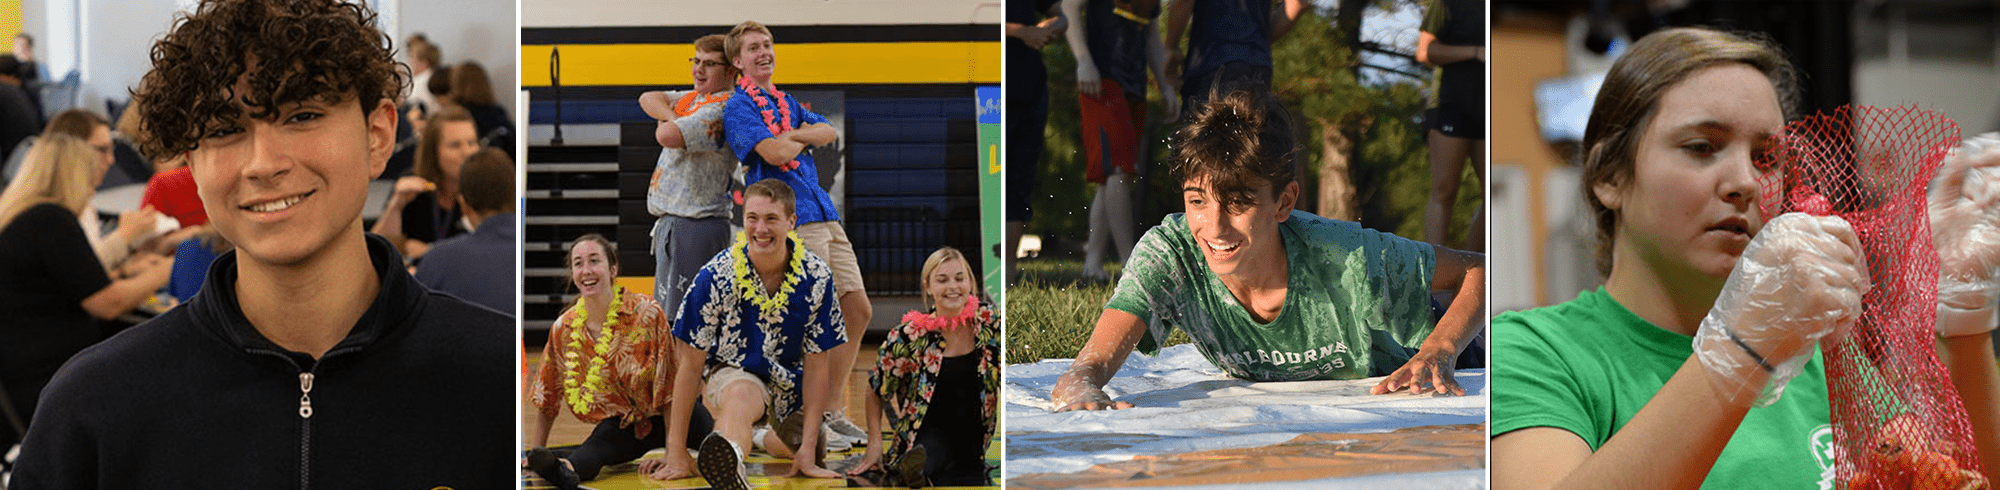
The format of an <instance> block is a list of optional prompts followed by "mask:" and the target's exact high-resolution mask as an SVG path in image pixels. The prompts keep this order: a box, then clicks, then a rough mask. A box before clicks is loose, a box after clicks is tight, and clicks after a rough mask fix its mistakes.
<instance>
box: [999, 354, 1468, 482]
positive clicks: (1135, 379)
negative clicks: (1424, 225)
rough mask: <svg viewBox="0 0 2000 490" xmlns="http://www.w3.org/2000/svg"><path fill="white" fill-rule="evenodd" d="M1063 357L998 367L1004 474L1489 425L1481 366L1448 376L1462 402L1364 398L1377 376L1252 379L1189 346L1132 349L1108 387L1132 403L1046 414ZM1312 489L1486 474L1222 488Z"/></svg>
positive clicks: (1066, 363) (1113, 394)
mask: <svg viewBox="0 0 2000 490" xmlns="http://www.w3.org/2000/svg"><path fill="white" fill-rule="evenodd" d="M1069 365H1070V360H1069V359H1049V360H1043V361H1041V362H1037V363H1033V364H1015V365H1010V366H1007V367H1006V368H1005V369H1006V371H1005V374H1006V378H1005V379H1006V383H1005V385H1004V386H1003V387H1002V390H1003V393H1004V395H1003V398H1002V399H1003V400H1005V401H1006V406H1005V409H1004V412H1003V416H1004V417H1005V418H1004V419H1003V422H1002V423H1003V427H1004V428H1005V432H1006V451H1007V457H1006V460H1005V461H1006V462H1005V465H1004V468H1005V470H1004V471H1005V478H1008V479H1011V478H1014V477H1017V476H1021V475H1027V474H1034V473H1076V472H1079V471H1083V470H1085V469H1088V468H1090V467H1091V466H1093V465H1098V464H1104V463H1112V462H1119V461H1126V460H1130V459H1132V458H1133V457H1134V456H1137V455H1166V454H1175V453H1185V452H1192V451H1206V450H1213V449H1235V448H1254V447H1263V446H1271V445H1276V444H1280V443H1284V442H1286V441H1289V440H1292V439H1293V438H1295V437H1298V436H1299V435H1300V434H1305V433H1375V432H1388V431H1391V430H1395V429H1400V428H1405V427H1417V426H1428V425H1454V424H1478V423H1484V422H1486V407H1487V403H1488V396H1487V393H1486V381H1487V377H1486V370H1484V369H1468V370H1460V371H1457V380H1458V383H1459V386H1460V387H1462V388H1464V389H1465V393H1466V396H1462V397H1456V396H1438V395H1408V394H1391V395H1369V394H1368V390H1369V388H1370V387H1373V386H1374V385H1375V384H1376V383H1377V382H1380V381H1381V380H1382V378H1368V379H1358V380H1346V381H1298V382H1282V383H1253V382H1249V381H1244V380H1240V379H1235V378H1230V377H1228V376H1225V375H1223V373H1222V371H1221V370H1220V369H1217V368H1216V367H1215V366H1214V365H1213V364H1210V363H1209V362H1208V360H1207V359H1204V358H1202V356H1201V354H1200V352H1198V351H1196V350H1195V348H1194V345H1192V344H1183V345H1177V346H1173V347H1168V348H1166V349H1163V350H1161V351H1160V354H1159V356H1158V357H1151V356H1146V355H1144V354H1140V353H1136V352H1135V353H1133V354H1132V356H1131V357H1130V358H1129V359H1128V360H1126V362H1125V365H1124V367H1123V368H1121V369H1120V370H1119V372H1118V375H1117V376H1115V377H1113V378H1112V380H1111V383H1110V384H1108V385H1106V386H1105V392H1106V393H1107V394H1109V395H1110V396H1111V397H1112V398H1113V399H1116V400H1120V401H1129V402H1132V404H1134V405H1137V407H1135V408H1132V409H1127V410H1110V411H1101V412H1082V411H1078V412H1063V413H1054V412H1052V410H1054V409H1055V406H1054V403H1052V402H1050V401H1049V389H1050V388H1051V387H1053V386H1054V385H1055V382H1056V379H1057V378H1058V377H1060V376H1061V375H1062V373H1063V371H1064V370H1067V369H1068V368H1069ZM1286 483H1290V484H1302V483H1311V485H1310V486H1312V487H1314V488H1338V487H1345V486H1349V485H1347V484H1363V486H1367V487H1378V488H1485V472H1484V470H1471V471H1444V472H1435V473H1420V474H1400V475H1396V474H1392V475H1371V476H1366V477H1357V478H1349V479H1344V480H1336V481H1315V482H1280V483H1279V484H1277V485H1270V484H1258V485H1248V486H1245V485H1230V487H1231V488H1238V489H1241V488H1252V487H1254V488H1278V487H1289V486H1292V485H1288V484H1286Z"/></svg>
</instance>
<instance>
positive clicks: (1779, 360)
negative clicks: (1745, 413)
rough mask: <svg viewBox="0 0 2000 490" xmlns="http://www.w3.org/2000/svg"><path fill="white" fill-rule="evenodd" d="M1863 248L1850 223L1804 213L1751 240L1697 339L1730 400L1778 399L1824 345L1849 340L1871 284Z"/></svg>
mask: <svg viewBox="0 0 2000 490" xmlns="http://www.w3.org/2000/svg"><path fill="white" fill-rule="evenodd" d="M1861 250H1862V249H1861V242H1860V240H1859V239H1858V238H1856V237H1855V234H1854V228H1853V227H1851V226H1849V225H1848V224H1847V220H1843V219H1840V218H1839V217H1833V216H1826V217H1819V216H1811V215H1806V214H1801V213H1788V214H1785V215H1783V216H1779V217H1778V218H1777V219H1774V220H1771V222H1770V223H1768V224H1765V225H1764V230H1763V231H1762V232H1761V233H1758V234H1757V237H1756V238H1754V239H1752V240H1750V245H1749V246H1748V247H1745V248H1744V249H1743V256H1742V258H1739V259H1737V261H1736V269H1735V270H1734V271H1731V272H1730V273H1729V280H1728V282H1726V283H1724V284H1723V286H1722V293H1721V294H1720V295H1717V297H1716V298H1715V306H1714V307H1713V308H1711V309H1709V311H1708V316H1706V317H1703V318H1702V320H1701V328H1700V329H1699V330H1697V331H1696V332H1695V336H1694V353H1695V357H1697V358H1699V359H1700V360H1701V364H1702V366H1703V367H1705V368H1707V369H1708V375H1709V380H1710V381H1711V382H1712V383H1713V384H1714V386H1715V388H1716V391H1717V392H1718V393H1719V394H1720V395H1721V396H1722V398H1723V400H1724V401H1726V402H1728V403H1730V404H1733V405H1738V406H1758V407H1762V406H1765V405H1770V404H1771V403H1772V402H1775V401H1778V397H1779V396H1781V395H1782V394H1783V392H1784V389H1785V382H1786V381H1789V380H1791V379H1792V377H1794V376H1798V374H1799V372H1800V371H1801V370H1802V369H1803V367H1804V365H1805V363H1806V361H1807V360H1808V359H1811V358H1812V352H1813V347H1814V345H1815V344H1816V343H1817V342H1819V341H1820V340H1822V339H1825V340H1827V341H1829V342H1832V341H1837V340H1838V339H1839V338H1840V337H1842V336H1844V335H1846V331H1847V329H1848V327H1850V326H1852V325H1854V321H1855V320H1856V319H1858V318H1860V317H1861V296H1862V294H1863V293H1866V292H1867V291H1868V287H1869V280H1868V272H1867V271H1868V266H1867V259H1866V257H1864V256H1863V255H1862V254H1861Z"/></svg>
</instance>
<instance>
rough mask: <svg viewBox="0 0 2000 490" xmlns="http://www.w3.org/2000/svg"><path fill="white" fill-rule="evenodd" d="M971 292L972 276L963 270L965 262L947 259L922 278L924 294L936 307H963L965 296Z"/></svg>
mask: <svg viewBox="0 0 2000 490" xmlns="http://www.w3.org/2000/svg"><path fill="white" fill-rule="evenodd" d="M971 292H972V274H971V273H970V272H968V271H966V269H965V261H963V260H959V259H947V260H945V261H944V262H941V263H938V266H937V268H935V269H931V274H930V276H929V277H925V278H924V294H926V295H929V296H930V297H931V302H932V303H933V304H936V305H938V306H948V307H951V308H958V307H962V306H964V305H965V296H966V295H967V294H971Z"/></svg>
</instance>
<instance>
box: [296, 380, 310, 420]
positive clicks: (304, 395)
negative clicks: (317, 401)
mask: <svg viewBox="0 0 2000 490" xmlns="http://www.w3.org/2000/svg"><path fill="white" fill-rule="evenodd" d="M312 390H313V374H312V373H299V418H302V419H309V418H312V416H313V399H312Z"/></svg>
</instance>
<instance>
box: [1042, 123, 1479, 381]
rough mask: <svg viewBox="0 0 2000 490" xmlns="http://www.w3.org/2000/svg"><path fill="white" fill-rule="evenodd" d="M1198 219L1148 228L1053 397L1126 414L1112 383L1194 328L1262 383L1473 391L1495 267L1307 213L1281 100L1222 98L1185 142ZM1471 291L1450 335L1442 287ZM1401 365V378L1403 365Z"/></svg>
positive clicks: (1183, 156)
mask: <svg viewBox="0 0 2000 490" xmlns="http://www.w3.org/2000/svg"><path fill="white" fill-rule="evenodd" d="M1176 137H1177V138H1178V139H1179V140H1180V147H1179V148H1178V149H1177V150H1176V152H1175V155H1174V160H1175V161H1176V162H1178V163H1177V164H1176V166H1175V169H1174V173H1175V174H1176V176H1178V177H1179V178H1180V181H1181V183H1182V184H1181V185H1182V199H1184V200H1185V202H1186V203H1187V213H1186V214H1176V215H1171V216H1168V217H1167V218H1166V220H1165V221H1164V222H1163V223H1161V224H1160V225H1159V226H1157V227H1154V228H1153V229H1152V230H1151V231H1148V232H1146V236H1145V237H1144V238H1142V239H1141V240H1140V241H1139V246H1138V247H1137V248H1135V249H1134V250H1133V253H1132V261H1131V262H1130V263H1129V264H1128V265H1127V266H1126V268H1125V277H1124V279H1122V280H1120V281H1119V283H1118V290H1117V291H1116V292H1115V293H1113V295H1112V297H1111V300H1110V302H1109V303H1107V304H1106V305H1105V307H1104V313H1103V314H1102V315H1101V316H1099V317H1098V319H1097V328H1096V331H1095V332H1093V333H1092V334H1091V337H1090V341H1089V342H1088V343H1087V344H1085V345H1084V347H1083V350H1082V352H1081V353H1079V354H1078V355H1077V358H1076V361H1075V363H1074V364H1073V365H1072V366H1071V368H1070V369H1069V371H1068V372H1067V373H1065V374H1063V376H1062V377H1061V378H1060V379H1058V380H1057V382H1056V386H1055V388H1054V389H1053V393H1052V398H1053V399H1054V400H1055V401H1056V403H1057V404H1058V405H1059V406H1060V409H1061V410H1075V409H1086V410H1099V409H1106V408H1126V407H1130V406H1131V404H1130V403H1128V402H1117V403H1113V402H1112V400H1111V399H1110V397H1109V396H1106V395H1105V393H1104V390H1103V387H1104V384H1105V383H1107V382H1109V381H1110V380H1111V375H1112V374H1113V373H1117V372H1118V368H1119V366H1121V365H1123V364H1124V363H1125V357H1126V356H1127V355H1129V354H1130V353H1131V352H1132V348H1133V347H1134V346H1137V347H1139V348H1140V349H1142V350H1147V351H1152V350H1156V349H1158V345H1159V341H1160V340H1161V339H1165V338H1166V337H1167V333H1168V332H1170V331H1171V330H1172V329H1175V328H1179V329H1181V330H1183V331H1186V332H1187V333H1188V335H1189V336H1190V337H1193V339H1194V342H1195V344H1196V346H1197V347H1198V348H1200V349H1201V353H1202V355H1203V356H1204V357H1207V358H1208V360H1209V362H1211V363H1214V364H1215V366H1216V367H1218V368H1221V369H1222V371H1223V372H1226V373H1228V374H1229V375H1230V376H1235V377H1238V378H1243V379H1248V380H1253V381H1296V380H1309V379H1356V378H1363V377H1370V376H1383V375H1388V378H1386V379H1383V380H1382V381H1381V382H1380V383H1378V384H1377V385H1376V386H1375V388H1374V391H1375V392H1376V393H1385V392H1391V391H1398V390H1402V389H1406V388H1407V389H1410V390H1412V391H1415V392H1418V393H1421V392H1424V391H1426V388H1425V385H1428V386H1429V388H1428V389H1429V390H1430V391H1436V392H1440V393H1451V394H1463V391H1462V390H1460V389H1459V388H1458V383H1457V382H1456V380H1454V379H1453V378H1452V368H1453V365H1454V363H1455V361H1456V359H1457V357H1458V355H1459V353H1460V352H1461V351H1462V350H1463V349H1465V346H1466V345H1467V344H1468V343H1470V342H1471V341H1472V338H1473V337H1474V336H1475V335H1476V334H1478V333H1479V332H1478V330H1477V326H1478V323H1477V322H1476V321H1475V320H1474V317H1475V316H1477V315H1479V314H1480V309H1481V303H1482V301H1483V297H1484V290H1485V287H1484V286H1485V272H1484V271H1485V258H1484V257H1482V256H1481V255H1479V254H1475V253H1470V252H1462V251H1458V250H1452V249H1449V248H1444V247H1439V246H1433V245H1429V244H1425V243H1422V242H1417V241H1412V240H1407V239H1404V238H1401V237H1398V236H1395V235H1390V234H1387V233H1382V232H1378V231H1374V230H1369V229H1366V228H1362V227H1361V226H1360V225H1358V224H1355V223H1350V222H1345V221H1338V220H1331V219H1326V218H1321V217H1318V216H1313V215H1311V214H1308V213H1305V212H1303V211H1296V210H1293V209H1292V205H1293V203H1294V202H1295V201H1296V200H1297V199H1298V194H1299V185H1298V182H1297V181H1296V180H1297V178H1298V169H1297V165H1296V164H1295V163H1294V162H1293V159H1294V157H1295V156H1296V154H1297V153H1298V151H1299V148H1298V147H1297V145H1296V144H1295V143H1293V141H1292V129H1291V125H1290V124H1289V123H1288V122H1287V121H1286V119H1285V109H1284V107H1283V106H1280V105H1278V102H1277V100H1276V99H1273V98H1271V96H1270V95H1268V94H1263V93H1251V92H1245V91H1231V92H1227V93H1225V94H1223V95H1216V96H1211V97H1209V102H1208V103H1207V104H1206V105H1205V106H1203V107H1201V108H1199V109H1198V110H1196V111H1195V112H1194V115H1193V119H1192V120H1191V121H1190V123H1189V124H1188V125H1187V127H1185V128H1183V129H1181V130H1180V132H1179V133H1178V134H1177V135H1176ZM1452 290H1456V291H1457V293H1458V294H1457V295H1456V297H1455V299H1453V300H1452V302H1451V306H1450V308H1449V309H1448V310H1446V312H1445V314H1444V316H1443V319H1441V320H1438V321H1437V324H1436V325H1435V327H1434V326H1433V325H1432V323H1431V318H1432V315H1431V296H1430V295H1431V293H1434V292H1441V291H1452ZM1391 371H1393V373H1392V372H1391Z"/></svg>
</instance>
